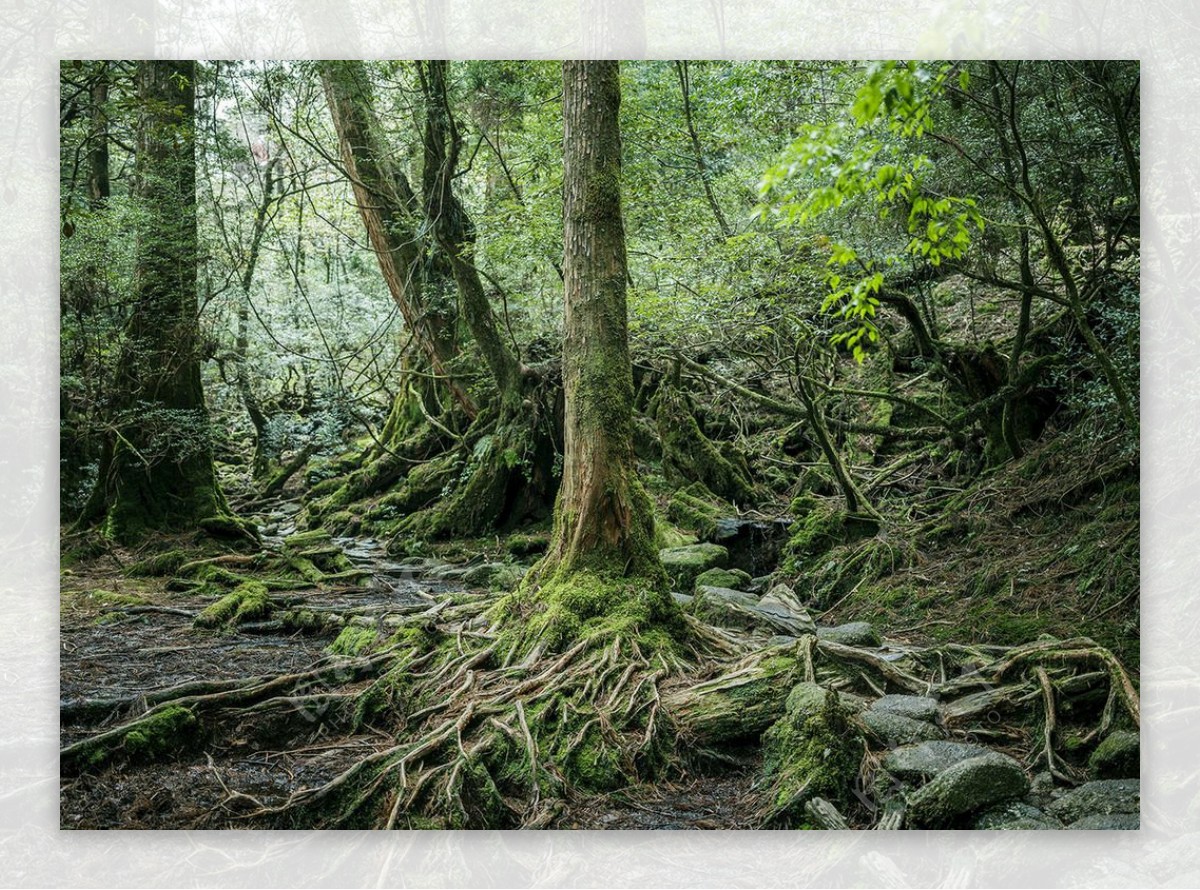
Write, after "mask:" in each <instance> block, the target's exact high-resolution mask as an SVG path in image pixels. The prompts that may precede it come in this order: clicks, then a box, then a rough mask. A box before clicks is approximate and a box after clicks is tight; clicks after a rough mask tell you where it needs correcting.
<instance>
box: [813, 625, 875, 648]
mask: <svg viewBox="0 0 1200 890" xmlns="http://www.w3.org/2000/svg"><path fill="white" fill-rule="evenodd" d="M817 639H818V640H828V641H829V642H831V643H841V644H842V645H843V646H869V647H872V648H874V647H878V646H881V645H882V644H883V641H882V640H880V638H879V634H878V633H877V632H876V630H875V628H874V627H872V626H871V624H870V623H869V622H867V621H851V622H850V623H849V624H839V625H838V626H837V627H818V628H817Z"/></svg>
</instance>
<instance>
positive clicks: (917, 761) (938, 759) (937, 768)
mask: <svg viewBox="0 0 1200 890" xmlns="http://www.w3.org/2000/svg"><path fill="white" fill-rule="evenodd" d="M987 751H988V749H987V748H984V747H983V746H981V745H972V744H968V743H967V742H945V741H932V742H921V743H920V744H918V745H905V746H904V747H902V748H894V749H893V750H891V751H889V752H888V754H887V756H886V757H885V758H883V768H884V769H885V770H887V771H888V772H889V773H891V774H892V775H893V776H895V777H896V778H897V779H900V780H901V781H905V782H923V781H925V780H926V779H931V778H933V777H934V776H936V775H937V774H938V773H940V772H942V771H943V770H945V769H947V768H948V767H951V766H954V764H956V763H961V762H962V761H964V760H970V759H971V758H972V757H979V756H980V755H983V754H986V753H987Z"/></svg>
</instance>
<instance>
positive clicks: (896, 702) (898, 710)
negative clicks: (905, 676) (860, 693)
mask: <svg viewBox="0 0 1200 890" xmlns="http://www.w3.org/2000/svg"><path fill="white" fill-rule="evenodd" d="M871 710H872V711H885V712H887V713H889V714H899V715H900V716H902V717H909V718H911V719H913V720H926V721H934V720H937V717H938V703H937V701H936V700H935V699H932V698H928V697H927V696H924V695H885V696H883V697H882V698H880V699H876V700H875V702H874V703H873V704H872V705H871Z"/></svg>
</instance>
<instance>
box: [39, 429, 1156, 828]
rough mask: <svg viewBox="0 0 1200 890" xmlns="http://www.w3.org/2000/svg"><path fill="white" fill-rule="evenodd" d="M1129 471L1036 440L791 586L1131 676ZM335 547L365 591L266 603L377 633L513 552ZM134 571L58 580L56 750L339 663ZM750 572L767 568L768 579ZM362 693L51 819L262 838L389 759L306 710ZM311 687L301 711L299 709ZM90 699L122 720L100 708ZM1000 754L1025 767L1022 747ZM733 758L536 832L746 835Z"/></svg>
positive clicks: (575, 809)
mask: <svg viewBox="0 0 1200 890" xmlns="http://www.w3.org/2000/svg"><path fill="white" fill-rule="evenodd" d="M1129 467H1130V465H1129V462H1128V459H1127V458H1125V457H1123V456H1122V455H1121V454H1119V453H1118V452H1117V451H1115V450H1114V448H1113V447H1110V446H1108V445H1106V444H1105V443H1103V442H1090V443H1088V445H1087V447H1081V446H1080V443H1079V441H1078V440H1076V441H1072V440H1071V439H1070V438H1069V437H1060V438H1058V439H1051V440H1048V442H1046V443H1044V444H1042V445H1039V446H1038V447H1037V448H1036V449H1034V450H1033V452H1032V453H1031V454H1030V455H1028V456H1027V458H1026V459H1024V460H1023V461H1019V462H1013V463H1012V464H1009V465H1006V466H1005V467H1002V468H1000V469H999V470H998V471H996V472H994V473H991V474H989V475H987V476H986V477H985V478H984V479H983V480H982V481H981V482H980V483H979V484H977V485H975V486H973V487H972V488H970V489H968V490H956V489H953V488H947V490H946V491H945V492H944V493H942V494H938V495H935V496H938V497H941V498H942V499H943V501H944V503H942V504H940V505H939V509H936V510H922V509H921V505H920V504H918V505H917V506H915V507H914V508H912V511H911V513H910V515H909V516H908V518H907V519H906V520H905V521H903V522H899V523H895V524H893V525H892V526H891V527H889V528H887V529H885V530H884V531H883V532H881V533H880V535H878V536H876V537H872V538H868V539H866V540H860V541H851V542H847V543H844V544H840V545H836V546H834V547H833V548H832V549H831V550H829V551H828V552H827V553H826V554H825V555H823V556H821V557H820V558H819V559H815V560H811V561H810V562H809V563H808V564H807V567H806V569H805V571H804V572H803V573H802V574H801V575H799V576H796V577H793V578H792V579H791V581H792V583H793V584H794V585H795V590H796V593H797V594H798V595H799V597H800V598H801V599H802V600H803V601H804V602H805V604H806V605H807V606H808V607H809V609H810V610H811V612H812V614H813V617H814V618H815V619H816V620H817V621H818V623H819V624H824V625H833V624H839V623H843V622H848V621H853V620H867V621H870V622H872V623H873V624H874V625H875V626H876V627H878V629H879V631H880V632H881V633H883V634H884V636H885V637H886V639H887V640H888V642H889V644H890V645H893V646H899V647H900V648H901V649H903V648H904V647H906V646H923V645H933V646H936V645H938V644H940V643H950V644H956V643H968V644H981V643H982V644H999V645H1021V644H1029V643H1032V642H1033V641H1035V640H1037V639H1039V635H1042V634H1051V635H1053V636H1054V637H1057V638H1059V639H1068V638H1074V637H1080V636H1084V637H1091V638H1093V639H1095V640H1096V641H1097V642H1099V643H1100V644H1101V645H1103V646H1105V647H1107V648H1109V649H1111V650H1112V651H1113V652H1115V653H1116V654H1117V655H1118V657H1119V658H1120V659H1121V661H1122V662H1123V663H1124V664H1125V665H1126V666H1127V667H1128V668H1130V669H1131V671H1132V674H1133V681H1134V683H1136V675H1137V665H1138V633H1137V599H1136V597H1137V591H1138V587H1137V545H1138V537H1137V530H1138V527H1139V525H1138V501H1137V485H1136V472H1134V473H1133V474H1131V472H1130V469H1129ZM660 507H661V505H660ZM298 510H299V505H298V503H296V502H295V501H290V502H287V501H285V502H282V503H275V504H273V505H271V506H270V508H267V509H265V510H263V511H261V512H260V513H258V514H257V515H255V514H250V515H251V518H253V519H255V521H257V522H258V523H259V524H260V525H261V526H262V527H263V528H264V529H265V532H266V533H265V534H264V546H266V547H267V548H269V549H270V548H278V547H280V546H281V545H282V542H283V540H284V538H285V537H286V536H287V535H289V534H291V533H293V532H294V531H295V519H294V517H295V514H296V513H297V512H298ZM335 542H336V544H337V546H338V547H339V548H340V549H341V551H342V552H344V553H345V554H346V556H347V557H348V558H349V560H350V561H351V562H352V563H353V564H354V565H355V566H356V567H357V568H359V569H362V570H363V575H362V576H361V577H360V578H358V579H353V578H344V579H342V578H338V579H337V580H333V581H329V582H325V583H314V584H311V585H307V586H305V585H303V584H301V585H300V586H298V587H296V588H295V589H289V590H287V591H285V592H283V593H280V594H276V596H278V597H280V598H281V599H282V600H283V601H286V602H287V603H288V605H289V608H294V609H304V610H309V611H312V612H316V613H333V614H339V615H354V616H357V617H356V619H355V620H356V621H363V620H372V621H376V622H378V626H379V627H380V629H383V628H384V624H383V621H384V619H385V618H386V617H387V616H388V615H389V614H391V613H392V612H394V611H395V610H397V609H403V608H406V607H407V608H412V607H414V606H416V607H420V606H421V605H428V604H430V603H433V602H435V601H437V600H439V599H440V598H441V599H444V598H445V597H446V596H448V595H449V596H453V597H457V598H462V597H468V598H469V597H473V596H485V595H487V593H486V591H484V590H483V589H482V588H477V587H476V586H474V585H469V584H464V582H463V581H462V580H461V574H462V573H463V572H464V571H465V569H463V568H456V567H455V566H453V565H451V563H462V562H463V561H466V562H468V563H469V564H470V565H472V566H475V565H479V564H480V561H481V559H485V558H486V559H488V560H496V559H498V554H505V553H506V552H507V548H506V546H505V541H504V540H502V539H493V540H490V541H482V540H481V541H473V542H463V541H457V542H450V543H448V544H447V545H446V546H445V547H444V548H443V549H442V550H440V551H439V555H438V557H436V558H426V560H425V565H424V567H423V568H422V569H420V570H414V568H413V565H412V562H413V561H412V560H411V559H410V560H401V561H396V558H394V557H392V556H389V555H388V553H387V551H386V548H385V547H384V546H383V545H382V543H381V542H379V541H376V540H374V539H371V538H369V537H356V538H339V539H335ZM166 546H169V542H156V548H157V549H162V548H164V547H166ZM785 551H786V547H785ZM481 553H482V556H481V555H480V554H481ZM142 556H144V554H143V553H140V552H138V553H134V552H130V551H126V550H123V549H121V548H116V547H109V548H107V549H106V550H105V551H104V552H101V553H95V554H92V555H90V556H88V557H85V558H82V559H73V560H68V564H67V565H65V566H64V569H63V573H62V595H61V689H60V696H61V704H62V724H61V742H62V744H63V745H64V746H66V745H70V744H72V743H73V742H77V741H79V740H81V739H84V738H87V737H89V736H91V735H94V734H95V733H97V732H99V731H103V730H105V729H107V728H109V727H111V726H114V725H117V724H119V723H120V722H122V721H123V720H124V719H126V718H127V717H128V716H129V715H131V714H135V713H140V712H141V711H143V710H145V703H144V700H143V698H142V697H143V696H145V695H147V694H153V693H154V692H155V691H157V690H164V689H168V688H171V687H176V686H178V685H179V684H184V683H189V682H193V681H206V682H211V681H222V680H229V681H232V680H237V679H241V678H247V677H261V678H267V677H274V676H278V675H281V674H296V673H301V672H304V671H307V670H310V669H312V668H315V667H322V666H327V665H331V664H332V665H336V664H337V659H336V657H335V656H334V655H333V654H331V652H330V647H331V645H332V644H333V642H334V640H335V638H336V637H337V636H338V631H337V628H336V627H327V628H325V629H320V630H311V629H310V630H305V631H298V630H294V629H288V628H287V627H286V626H285V625H283V624H281V622H279V621H277V620H276V621H259V622H249V623H244V624H241V625H238V626H233V627H225V628H222V629H219V630H215V629H214V630H207V629H203V628H198V627H196V626H195V625H194V623H193V622H194V618H195V616H196V615H198V614H199V613H200V612H201V611H202V610H203V609H204V608H205V607H206V606H209V605H211V603H212V595H211V592H210V593H209V594H208V595H207V596H205V595H202V594H198V593H197V592H187V591H184V592H181V591H178V590H173V589H171V582H170V579H168V578H166V577H131V574H132V573H131V572H130V571H129V569H130V566H131V565H132V564H133V563H135V562H136V561H137V560H138V559H139V558H141V557H142ZM534 558H536V557H533V556H529V557H525V558H524V559H523V562H525V563H527V562H528V561H529V560H531V559H534ZM508 559H510V560H511V557H508ZM431 567H433V568H431ZM514 568H516V569H518V570H519V569H520V566H519V565H518V566H514ZM753 568H754V569H755V573H756V574H757V573H761V574H763V575H766V574H769V573H771V572H772V571H773V570H775V569H777V564H776V563H775V562H774V561H773V562H772V564H770V565H761V566H754V567H753ZM439 569H441V570H448V571H439ZM897 651H899V650H897ZM369 683H370V679H369V678H362V679H355V678H352V677H349V678H348V677H338V678H336V679H335V680H334V681H332V682H331V681H322V682H316V683H314V685H313V686H312V688H308V689H300V690H296V691H295V692H294V693H293V694H294V695H296V696H297V698H296V703H295V706H294V707H287V706H285V707H283V708H279V707H278V706H276V707H273V708H272V709H270V710H265V711H255V710H253V709H251V710H250V711H248V712H237V716H235V717H231V718H229V719H230V721H232V722H227V723H226V724H224V725H222V728H221V732H220V734H219V740H213V741H211V742H208V743H206V744H205V745H202V746H196V745H192V746H189V747H187V748H186V749H183V750H180V751H178V752H175V753H174V754H173V755H172V756H171V757H157V758H154V759H153V761H152V762H144V763H125V764H122V765H120V766H114V767H111V768H106V769H102V770H85V771H83V772H82V774H81V775H78V776H70V777H68V776H64V778H63V781H62V787H61V798H60V801H61V814H60V815H61V824H62V826H63V827H64V828H81V829H86V828H142V829H163V828H234V827H237V828H247V827H265V826H261V825H260V824H259V819H258V818H257V817H255V818H248V817H249V814H251V813H253V812H255V811H257V810H260V809H262V808H264V807H266V808H269V807H272V806H279V805H281V804H283V803H284V802H285V801H287V800H288V799H289V798H290V797H291V796H292V795H294V794H295V793H296V792H298V791H301V790H304V789H306V788H315V787H319V786H321V785H322V784H324V783H326V782H328V781H330V780H331V779H333V778H334V777H335V776H337V775H339V774H340V773H342V772H343V771H344V770H346V769H347V768H348V767H350V766H351V765H353V764H354V763H355V762H357V761H360V760H361V759H362V758H364V757H365V756H368V755H370V754H372V753H374V752H377V751H382V750H384V749H386V748H388V747H390V746H392V745H394V744H395V738H394V737H393V736H391V735H389V734H388V733H387V732H384V731H381V730H379V729H376V728H370V727H366V726H364V727H362V728H360V729H358V730H354V731H351V730H349V729H347V728H346V725H345V722H344V721H342V722H339V721H326V720H322V719H321V717H322V714H321V713H320V712H319V711H318V712H315V713H314V710H313V704H312V701H313V700H320V697H321V696H326V697H327V698H328V699H329V700H328V701H325V702H324V703H323V704H321V705H320V706H319V707H322V708H323V707H336V706H337V699H338V698H339V697H340V698H342V699H343V700H348V699H349V698H351V697H353V696H355V695H356V694H357V693H358V692H361V691H362V690H363V689H365V688H366V687H367V685H368V684H369ZM302 694H311V696H312V698H311V699H307V700H301V698H302ZM97 702H100V703H104V702H108V703H113V702H115V703H117V706H114V707H108V708H105V709H103V710H102V711H97V710H96V709H95V708H94V704H95V703H97ZM85 703H91V704H90V705H89V704H85ZM89 707H91V708H92V709H91V710H89ZM335 727H337V728H335ZM1036 731H1037V727H1036V726H1028V727H1018V728H1017V736H1016V737H1018V738H1020V739H1022V740H1023V741H1022V744H1021V745H1018V746H1017V747H1018V748H1022V750H1023V749H1024V748H1031V746H1032V742H1033V738H1034V735H1036ZM1010 741H1011V739H1010ZM1068 741H1070V740H1069V739H1068ZM1012 753H1013V754H1014V756H1017V757H1018V759H1027V758H1023V757H1022V756H1021V752H1020V751H1017V750H1016V749H1015V748H1014V749H1013V752H1012ZM733 754H734V757H733V758H732V759H730V760H729V761H728V762H726V763H724V764H722V765H720V766H719V767H713V768H712V769H711V770H710V771H707V772H704V771H697V770H696V769H694V768H693V769H692V770H690V771H689V772H686V773H684V774H682V775H680V774H674V775H673V776H672V777H670V778H669V780H666V781H662V782H659V783H658V784H656V785H653V786H646V785H639V786H634V787H631V788H626V789H622V790H621V791H618V792H613V793H609V794H603V795H598V796H592V797H586V798H579V799H573V800H567V801H566V802H565V806H564V807H563V809H562V810H561V811H560V812H559V814H558V815H557V817H556V818H555V819H554V821H553V822H552V823H551V825H550V826H549V827H555V828H577V829H609V830H612V829H736V828H749V827H754V824H755V813H756V810H757V808H758V806H759V804H760V803H761V796H760V792H761V789H759V788H757V786H756V783H757V782H759V781H760V779H761V770H760V769H759V766H760V763H759V759H760V757H761V752H760V751H759V750H756V749H755V750H746V751H735V752H733ZM400 827H404V826H403V820H402V823H401V825H400Z"/></svg>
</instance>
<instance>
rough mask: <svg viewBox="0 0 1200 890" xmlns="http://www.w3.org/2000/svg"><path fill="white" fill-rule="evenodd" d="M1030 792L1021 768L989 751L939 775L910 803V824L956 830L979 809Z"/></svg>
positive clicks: (912, 825)
mask: <svg viewBox="0 0 1200 890" xmlns="http://www.w3.org/2000/svg"><path fill="white" fill-rule="evenodd" d="M1028 790H1029V779H1028V777H1027V776H1026V775H1025V771H1024V770H1022V769H1021V765H1020V764H1019V763H1017V762H1016V761H1015V760H1013V759H1012V758H1011V757H1008V756H1006V755H1004V754H1001V753H999V752H997V751H989V752H988V753H986V754H983V755H981V756H979V757H972V758H971V759H970V760H963V761H961V762H959V763H956V764H954V765H953V766H950V767H948V768H947V769H945V770H943V771H942V772H941V773H939V774H938V775H937V776H936V777H935V778H934V779H933V781H931V782H930V783H929V784H928V785H925V786H924V787H922V788H921V789H919V790H918V791H917V792H915V793H914V794H913V795H912V796H911V797H910V798H909V801H908V817H907V818H908V824H909V825H910V826H911V827H916V828H953V827H955V826H956V825H958V824H960V823H961V821H962V820H963V819H964V818H965V817H967V816H969V815H971V814H972V813H977V812H979V811H980V810H984V809H988V808H990V807H992V806H994V805H995V804H999V803H1003V802H1005V801H1010V800H1016V799H1017V798H1020V797H1023V796H1024V795H1025V793H1026V792H1027V791H1028Z"/></svg>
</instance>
